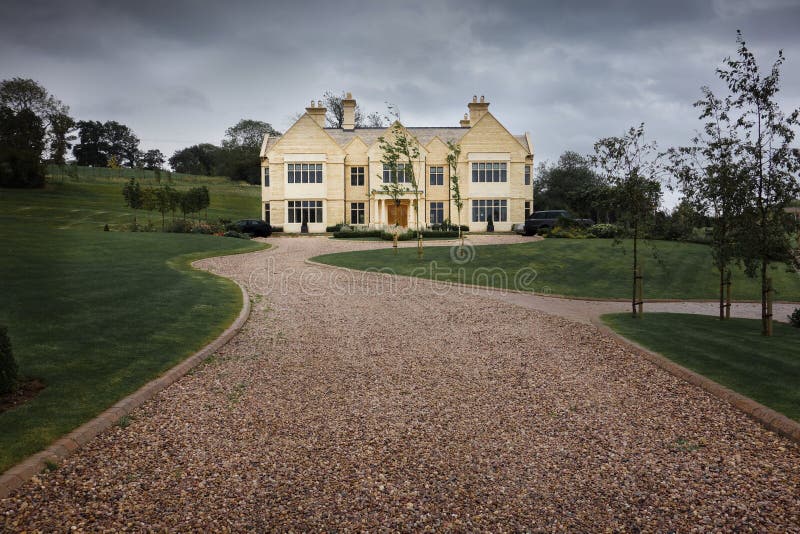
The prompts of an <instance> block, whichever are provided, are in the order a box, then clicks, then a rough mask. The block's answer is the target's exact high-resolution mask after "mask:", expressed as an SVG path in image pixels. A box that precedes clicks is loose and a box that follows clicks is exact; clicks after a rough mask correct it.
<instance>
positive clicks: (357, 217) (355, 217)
mask: <svg viewBox="0 0 800 534" xmlns="http://www.w3.org/2000/svg"><path fill="white" fill-rule="evenodd" d="M350 224H364V203H363V202H351V203H350Z"/></svg>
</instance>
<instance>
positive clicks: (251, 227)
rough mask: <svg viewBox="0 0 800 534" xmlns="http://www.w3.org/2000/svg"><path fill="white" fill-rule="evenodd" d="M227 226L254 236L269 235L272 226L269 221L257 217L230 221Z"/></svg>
mask: <svg viewBox="0 0 800 534" xmlns="http://www.w3.org/2000/svg"><path fill="white" fill-rule="evenodd" d="M229 228H231V229H233V230H236V231H237V232H240V233H242V234H250V235H253V236H256V237H269V236H270V235H272V227H271V226H270V225H269V223H266V222H264V221H260V220H258V219H242V220H241V221H236V222H235V223H232V224H231V225H230V226H229Z"/></svg>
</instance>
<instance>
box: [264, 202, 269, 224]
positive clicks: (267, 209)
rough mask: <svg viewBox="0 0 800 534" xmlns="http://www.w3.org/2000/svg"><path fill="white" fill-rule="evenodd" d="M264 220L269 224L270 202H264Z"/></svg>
mask: <svg viewBox="0 0 800 534" xmlns="http://www.w3.org/2000/svg"><path fill="white" fill-rule="evenodd" d="M264 221H265V222H267V224H269V202H267V203H266V204H264Z"/></svg>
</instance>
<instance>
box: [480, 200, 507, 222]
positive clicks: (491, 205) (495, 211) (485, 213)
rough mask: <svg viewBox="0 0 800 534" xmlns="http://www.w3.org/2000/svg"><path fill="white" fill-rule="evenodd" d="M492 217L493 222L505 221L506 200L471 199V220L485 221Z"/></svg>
mask: <svg viewBox="0 0 800 534" xmlns="http://www.w3.org/2000/svg"><path fill="white" fill-rule="evenodd" d="M489 217H491V218H492V221H493V222H505V221H507V220H508V201H507V200H494V199H492V200H489V199H487V200H473V201H472V222H486V221H488V220H489Z"/></svg>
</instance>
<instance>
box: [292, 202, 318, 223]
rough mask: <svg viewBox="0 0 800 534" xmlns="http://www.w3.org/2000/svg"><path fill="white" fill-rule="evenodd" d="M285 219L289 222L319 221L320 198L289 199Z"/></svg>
mask: <svg viewBox="0 0 800 534" xmlns="http://www.w3.org/2000/svg"><path fill="white" fill-rule="evenodd" d="M288 203H289V209H288V210H287V221H288V222H290V223H303V222H308V223H321V222H322V201H321V200H289V201H288Z"/></svg>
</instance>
